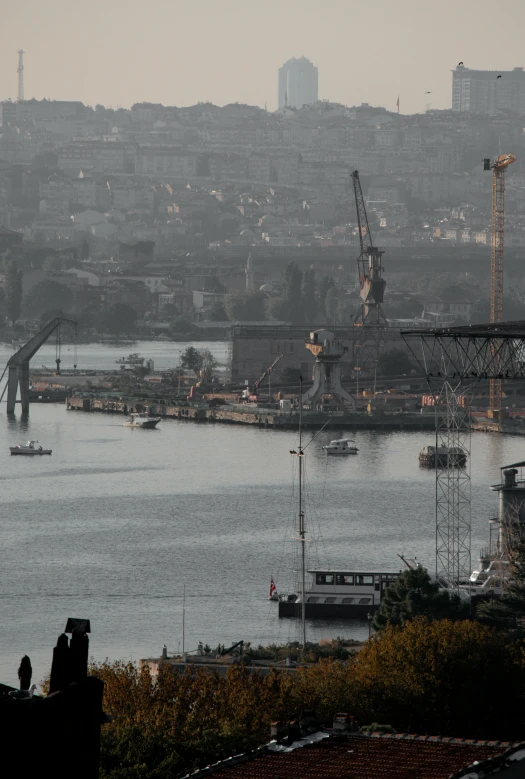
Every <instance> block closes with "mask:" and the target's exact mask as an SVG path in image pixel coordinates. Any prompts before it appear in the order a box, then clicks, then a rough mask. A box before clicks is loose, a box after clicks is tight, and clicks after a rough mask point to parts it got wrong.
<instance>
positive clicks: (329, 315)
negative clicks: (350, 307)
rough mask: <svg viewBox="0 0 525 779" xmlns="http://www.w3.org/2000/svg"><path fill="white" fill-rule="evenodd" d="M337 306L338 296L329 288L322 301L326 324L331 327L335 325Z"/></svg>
mask: <svg viewBox="0 0 525 779" xmlns="http://www.w3.org/2000/svg"><path fill="white" fill-rule="evenodd" d="M338 304H339V296H338V294H337V290H336V289H335V287H330V288H329V289H328V292H327V293H326V297H325V301H324V310H325V314H326V319H327V321H328V324H329V325H331V326H332V327H335V326H336V325H337V311H338Z"/></svg>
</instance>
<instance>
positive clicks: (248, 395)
mask: <svg viewBox="0 0 525 779" xmlns="http://www.w3.org/2000/svg"><path fill="white" fill-rule="evenodd" d="M283 357H284V354H279V355H277V357H276V358H275V360H274V361H273V362H272V364H271V365H270V366H269V367H268V368H266V370H265V371H264V373H263V374H262V376H259V378H258V379H257V381H255V382H254V383H253V385H252V386H251V387H250V388H248V389H245V390H243V393H242V397H243V400H252V401H256V400H257V394H258V391H259V387H260V386H261V384H262V382H263V381H264V379H265V378H266V377H267V376H270V375H271V373H272V371H273V369H274V368H275V366H276V365H277V363H278V362H280V361H281V360H282V359H283Z"/></svg>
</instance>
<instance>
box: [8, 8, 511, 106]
mask: <svg viewBox="0 0 525 779" xmlns="http://www.w3.org/2000/svg"><path fill="white" fill-rule="evenodd" d="M2 10H3V13H2V20H3V21H2V25H1V28H0V98H1V99H8V98H12V99H13V100H14V99H16V84H17V81H16V50H17V49H24V50H25V52H26V58H25V68H26V71H25V79H26V99H29V98H31V97H35V98H37V99H42V98H44V97H47V98H50V99H60V100H66V99H67V100H73V99H74V100H81V101H83V102H84V103H87V104H90V105H95V104H96V103H102V104H104V105H107V106H113V107H116V106H124V107H130V106H131V105H132V104H133V103H135V102H140V101H148V102H159V103H164V104H165V105H192V104H194V103H197V102H199V101H211V102H213V103H215V104H218V105H223V104H226V103H231V102H242V103H248V104H255V105H259V106H261V107H263V106H264V105H265V103H266V104H267V106H268V108H269V109H270V110H274V109H275V108H276V107H277V84H276V74H277V69H278V68H279V67H280V66H281V65H282V63H283V62H285V61H286V60H287V59H289V58H290V57H292V56H296V57H300V56H303V55H304V56H305V57H308V58H309V59H310V60H311V61H312V62H313V63H314V64H315V65H316V66H317V67H318V69H319V97H320V98H322V99H328V100H331V101H335V102H340V103H344V104H346V105H354V104H360V103H362V102H368V103H370V104H372V105H384V106H385V107H387V108H390V109H395V105H396V100H397V97H398V95H399V96H400V108H401V112H403V113H417V112H422V111H424V110H425V109H426V108H428V106H429V105H430V106H431V107H432V108H448V107H450V70H451V69H452V68H454V67H455V66H456V64H457V62H458V61H463V62H464V63H465V66H467V67H472V68H481V69H498V68H500V69H504V70H509V69H512V68H513V67H515V66H517V65H520V64H522V54H523V40H522V30H523V24H524V22H525V4H524V3H523V2H522V1H521V0H502V2H500V3H498V4H497V6H496V5H495V4H494V3H492V2H489V0H466V1H465V2H463V3H457V2H455V0H442V2H439V3H432V2H430V1H429V0H423V2H422V1H421V0H396V2H393V1H392V0H375V1H374V2H368V0H324V1H323V2H319V1H318V0H284V2H283V0H267V1H266V2H265V3H264V4H259V3H256V2H255V1H254V0H250V2H245V1H244V2H242V1H241V0H224V2H217V1H216V0H198V1H194V2H192V3H186V2H180V0H178V1H177V0H176V1H175V2H170V0H152V2H150V3H148V4H146V5H144V4H143V3H139V2H137V0H132V2H124V0H112V2H111V3H107V2H103V0H90V2H89V3H87V4H80V3H71V2H69V1H68V0H48V2H45V3H42V2H40V0H25V2H22V3H21V2H18V1H17V0H4V2H3V3H2ZM427 92H430V93H431V94H430V95H429V94H426V93H427Z"/></svg>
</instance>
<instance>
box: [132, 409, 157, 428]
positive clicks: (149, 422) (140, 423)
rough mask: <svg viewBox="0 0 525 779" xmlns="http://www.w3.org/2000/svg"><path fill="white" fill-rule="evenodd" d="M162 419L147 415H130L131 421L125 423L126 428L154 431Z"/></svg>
mask: <svg viewBox="0 0 525 779" xmlns="http://www.w3.org/2000/svg"><path fill="white" fill-rule="evenodd" d="M159 422H160V417H150V416H149V414H146V413H140V414H139V413H136V414H130V415H129V419H128V420H127V421H126V422H124V427H141V428H142V429H143V430H154V429H155V428H156V426H157V425H158V423H159Z"/></svg>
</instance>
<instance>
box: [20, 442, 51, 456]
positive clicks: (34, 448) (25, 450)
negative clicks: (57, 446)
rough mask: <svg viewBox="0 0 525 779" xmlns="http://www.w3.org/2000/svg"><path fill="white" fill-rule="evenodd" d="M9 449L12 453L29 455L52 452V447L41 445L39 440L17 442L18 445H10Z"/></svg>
mask: <svg viewBox="0 0 525 779" xmlns="http://www.w3.org/2000/svg"><path fill="white" fill-rule="evenodd" d="M9 451H10V452H11V454H25V455H28V456H29V457H31V456H33V455H39V454H51V452H52V451H53V450H52V449H44V447H43V446H40V444H39V442H38V441H28V442H27V444H17V445H16V446H10V447H9Z"/></svg>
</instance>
